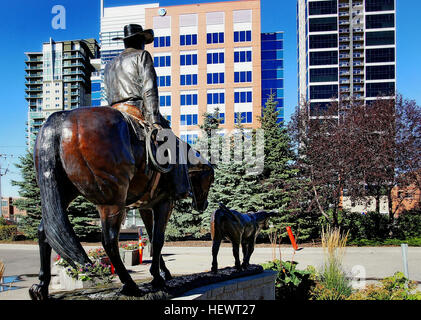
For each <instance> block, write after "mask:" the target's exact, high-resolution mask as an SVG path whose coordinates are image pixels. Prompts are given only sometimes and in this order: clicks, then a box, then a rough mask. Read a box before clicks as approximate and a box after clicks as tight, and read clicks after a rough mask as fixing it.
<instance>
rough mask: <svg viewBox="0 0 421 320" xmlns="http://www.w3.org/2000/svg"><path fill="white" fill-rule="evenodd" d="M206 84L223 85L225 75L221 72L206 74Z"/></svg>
mask: <svg viewBox="0 0 421 320" xmlns="http://www.w3.org/2000/svg"><path fill="white" fill-rule="evenodd" d="M207 83H208V84H218V83H225V74H224V73H223V72H217V73H208V75H207Z"/></svg>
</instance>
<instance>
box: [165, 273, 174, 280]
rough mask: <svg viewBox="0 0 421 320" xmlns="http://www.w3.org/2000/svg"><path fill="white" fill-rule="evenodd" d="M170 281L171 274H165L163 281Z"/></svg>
mask: <svg viewBox="0 0 421 320" xmlns="http://www.w3.org/2000/svg"><path fill="white" fill-rule="evenodd" d="M172 279H173V277H172V275H171V273H169V272H168V273H166V274H165V281H170V280H172Z"/></svg>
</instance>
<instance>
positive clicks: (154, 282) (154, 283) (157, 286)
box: [151, 276, 165, 289]
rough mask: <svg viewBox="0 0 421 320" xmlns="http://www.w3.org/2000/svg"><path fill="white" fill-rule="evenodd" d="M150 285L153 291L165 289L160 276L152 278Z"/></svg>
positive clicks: (163, 281)
mask: <svg viewBox="0 0 421 320" xmlns="http://www.w3.org/2000/svg"><path fill="white" fill-rule="evenodd" d="M151 285H152V287H153V288H155V289H160V288H163V287H165V280H164V278H162V277H161V276H158V277H155V278H153V280H152V282H151Z"/></svg>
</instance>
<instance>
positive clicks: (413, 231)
mask: <svg viewBox="0 0 421 320" xmlns="http://www.w3.org/2000/svg"><path fill="white" fill-rule="evenodd" d="M392 230H393V236H394V237H396V238H399V239H408V238H416V237H420V236H421V210H411V211H407V212H404V213H402V214H401V215H400V216H399V217H398V218H397V219H395V221H394V224H393V229H392Z"/></svg>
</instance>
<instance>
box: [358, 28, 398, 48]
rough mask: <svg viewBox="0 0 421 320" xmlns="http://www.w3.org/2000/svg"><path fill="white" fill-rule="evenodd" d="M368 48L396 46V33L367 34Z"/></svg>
mask: <svg viewBox="0 0 421 320" xmlns="http://www.w3.org/2000/svg"><path fill="white" fill-rule="evenodd" d="M365 38H366V46H383V45H388V44H395V31H380V32H366V33H365Z"/></svg>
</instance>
